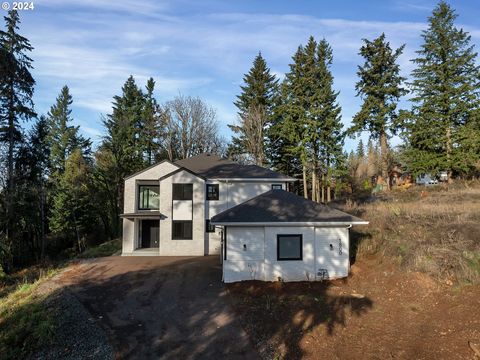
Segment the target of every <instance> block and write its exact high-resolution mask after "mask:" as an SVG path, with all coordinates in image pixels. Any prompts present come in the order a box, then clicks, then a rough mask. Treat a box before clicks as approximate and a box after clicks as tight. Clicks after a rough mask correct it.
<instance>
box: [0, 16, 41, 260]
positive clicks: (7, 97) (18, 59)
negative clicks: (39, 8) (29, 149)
mask: <svg viewBox="0 0 480 360" xmlns="http://www.w3.org/2000/svg"><path fill="white" fill-rule="evenodd" d="M4 19H5V25H6V29H5V31H3V30H0V141H1V142H3V143H6V145H7V174H6V175H7V176H6V189H7V190H6V196H5V200H6V201H5V203H6V204H5V210H6V211H5V217H4V221H5V223H4V224H2V227H3V226H4V229H5V235H6V241H5V244H1V243H0V247H2V248H4V249H5V253H6V254H7V255H6V256H5V257H2V258H3V259H2V258H0V261H1V262H3V264H4V267H6V268H8V267H9V266H10V265H11V262H10V261H9V260H8V259H9V253H10V249H11V246H12V243H13V239H14V229H13V227H14V219H15V214H14V213H13V200H14V199H13V198H14V191H15V179H14V166H15V164H14V162H15V156H16V154H15V153H16V151H17V149H18V145H19V144H20V143H21V139H22V129H21V126H20V123H19V121H20V120H24V121H28V120H29V119H31V118H32V117H34V116H35V112H34V110H33V101H32V96H33V90H34V85H35V80H34V79H33V77H32V75H31V73H30V70H31V69H32V59H31V58H29V57H28V55H27V54H28V53H29V52H31V51H32V50H33V47H32V46H31V45H30V42H29V41H28V39H26V38H25V37H23V36H21V35H20V34H18V29H19V27H18V25H19V23H20V19H19V16H18V13H17V12H16V11H9V12H8V15H7V16H6V17H4ZM0 255H1V254H0ZM4 260H5V261H4Z"/></svg>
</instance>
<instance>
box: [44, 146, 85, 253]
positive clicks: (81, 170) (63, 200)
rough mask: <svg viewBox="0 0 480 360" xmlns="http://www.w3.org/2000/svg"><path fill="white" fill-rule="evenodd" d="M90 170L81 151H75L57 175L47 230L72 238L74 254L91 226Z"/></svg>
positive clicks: (83, 245)
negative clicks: (56, 186) (74, 240)
mask: <svg viewBox="0 0 480 360" xmlns="http://www.w3.org/2000/svg"><path fill="white" fill-rule="evenodd" d="M90 188H91V166H90V165H89V163H88V160H87V159H86V158H85V157H84V156H83V154H82V151H81V150H80V149H79V148H77V149H75V150H74V151H73V152H72V153H71V154H70V156H69V157H68V159H67V162H66V164H65V172H64V173H63V174H62V175H61V177H60V181H59V186H58V195H57V196H56V197H55V198H54V200H53V207H52V212H51V216H50V227H51V230H52V231H53V232H54V233H57V234H64V235H70V234H71V235H74V236H75V239H76V242H75V245H76V248H77V251H78V252H81V251H83V250H84V249H85V236H86V233H87V230H88V229H91V228H92V226H94V225H95V214H94V211H93V208H92V198H91V191H90Z"/></svg>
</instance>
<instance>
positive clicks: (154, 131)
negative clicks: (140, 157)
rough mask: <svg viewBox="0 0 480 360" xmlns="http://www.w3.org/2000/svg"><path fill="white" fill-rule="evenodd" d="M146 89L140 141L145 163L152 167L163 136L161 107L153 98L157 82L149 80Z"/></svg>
mask: <svg viewBox="0 0 480 360" xmlns="http://www.w3.org/2000/svg"><path fill="white" fill-rule="evenodd" d="M146 89H147V92H146V93H145V103H144V108H143V114H142V120H143V126H141V129H142V132H141V134H140V141H141V142H142V148H143V149H142V150H143V153H144V159H145V163H146V165H152V164H153V163H154V162H155V158H156V155H158V153H159V150H160V144H159V138H160V137H161V136H162V135H161V133H160V129H161V124H160V120H161V117H160V116H159V115H160V114H159V112H160V107H159V105H158V103H157V100H156V99H155V97H154V96H153V91H154V89H155V81H154V80H153V78H150V79H148V81H147V86H146Z"/></svg>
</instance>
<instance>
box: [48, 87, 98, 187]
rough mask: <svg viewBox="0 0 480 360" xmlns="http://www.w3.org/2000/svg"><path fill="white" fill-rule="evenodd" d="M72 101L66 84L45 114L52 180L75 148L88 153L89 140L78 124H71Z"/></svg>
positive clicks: (61, 171)
mask: <svg viewBox="0 0 480 360" xmlns="http://www.w3.org/2000/svg"><path fill="white" fill-rule="evenodd" d="M72 101H73V100H72V96H71V95H70V91H69V89H68V86H66V85H65V86H64V87H63V88H62V90H61V92H60V95H59V96H58V97H57V100H56V102H55V104H54V105H53V106H52V107H51V108H50V111H49V112H48V115H47V116H48V128H49V129H48V141H49V142H50V144H51V149H50V167H51V170H50V172H51V176H52V180H53V181H55V180H56V178H57V177H59V176H61V175H62V174H63V172H64V171H65V164H66V162H67V159H68V157H69V156H70V154H72V152H73V151H74V150H75V149H81V150H82V153H83V155H84V156H87V155H88V154H89V153H90V147H91V142H90V140H89V139H85V138H84V137H83V136H82V135H80V134H79V126H73V125H71V123H72V121H73V119H72V116H71V114H72V110H71V105H72Z"/></svg>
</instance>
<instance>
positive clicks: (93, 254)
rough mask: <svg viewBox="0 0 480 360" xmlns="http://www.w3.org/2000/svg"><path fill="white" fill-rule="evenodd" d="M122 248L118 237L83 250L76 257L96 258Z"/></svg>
mask: <svg viewBox="0 0 480 360" xmlns="http://www.w3.org/2000/svg"><path fill="white" fill-rule="evenodd" d="M121 249H122V242H121V240H120V239H115V240H110V241H107V242H104V243H103V244H100V245H98V246H95V247H92V248H89V249H87V250H85V251H84V252H83V253H81V254H80V255H78V258H81V259H88V258H97V257H103V256H111V255H114V254H116V253H118V252H119V251H121Z"/></svg>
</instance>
